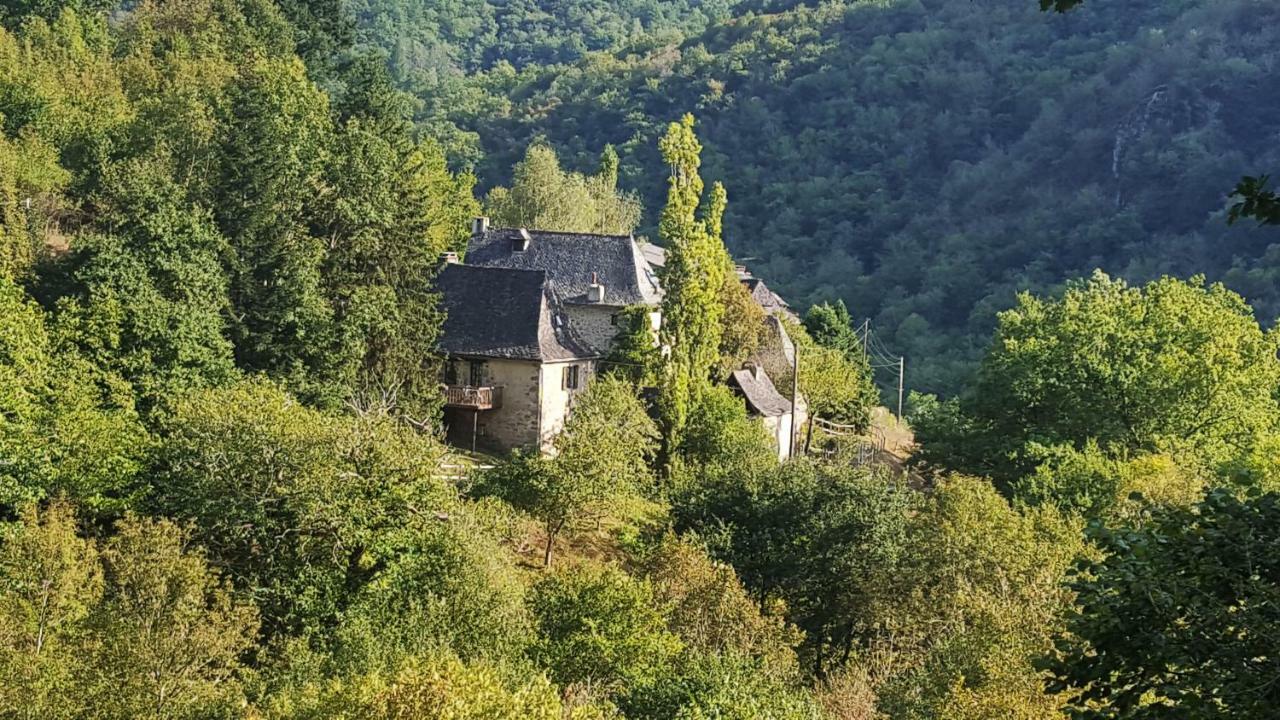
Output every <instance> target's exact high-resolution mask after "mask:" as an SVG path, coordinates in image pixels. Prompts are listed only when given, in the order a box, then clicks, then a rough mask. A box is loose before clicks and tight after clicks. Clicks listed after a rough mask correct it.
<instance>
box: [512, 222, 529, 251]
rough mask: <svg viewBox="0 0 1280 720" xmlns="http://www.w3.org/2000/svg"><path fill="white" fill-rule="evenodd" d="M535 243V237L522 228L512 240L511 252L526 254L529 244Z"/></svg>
mask: <svg viewBox="0 0 1280 720" xmlns="http://www.w3.org/2000/svg"><path fill="white" fill-rule="evenodd" d="M531 242H533V236H532V235H530V234H529V231H528V230H526V229H524V228H520V232H519V233H517V234H516V236H515V237H513V238H511V252H524V251H525V250H528V249H529V243H531Z"/></svg>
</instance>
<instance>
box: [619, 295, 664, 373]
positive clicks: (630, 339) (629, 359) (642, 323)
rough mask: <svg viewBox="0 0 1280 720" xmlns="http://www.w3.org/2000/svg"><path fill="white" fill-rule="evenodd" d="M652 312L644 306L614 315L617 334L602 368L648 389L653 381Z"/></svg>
mask: <svg viewBox="0 0 1280 720" xmlns="http://www.w3.org/2000/svg"><path fill="white" fill-rule="evenodd" d="M652 316H653V310H652V309H650V308H648V307H645V306H644V305H633V306H631V307H628V308H623V310H622V312H620V313H618V335H617V337H616V338H615V339H614V341H613V348H611V349H610V350H609V356H608V357H607V358H605V363H606V365H605V369H606V370H607V371H608V372H611V373H615V374H618V375H621V376H622V377H624V378H627V379H629V380H630V381H631V382H632V383H634V384H635V385H637V386H640V387H645V386H652V385H653V384H654V383H655V382H656V380H657V374H658V363H659V362H660V360H661V355H660V354H659V350H658V333H657V331H656V330H654V328H653V317H652Z"/></svg>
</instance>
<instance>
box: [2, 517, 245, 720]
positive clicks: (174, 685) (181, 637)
mask: <svg viewBox="0 0 1280 720" xmlns="http://www.w3.org/2000/svg"><path fill="white" fill-rule="evenodd" d="M0 596H2V599H3V602H0V608H2V609H3V610H2V611H0V628H2V629H0V658H2V660H0V673H3V680H2V681H0V712H2V713H3V714H4V715H5V716H6V717H15V718H28V717H29V718H51V719H52V718H103V719H108V718H134V717H144V716H145V717H154V718H196V717H224V716H231V715H232V714H233V713H234V712H235V711H236V709H237V706H239V705H242V704H243V702H244V699H243V696H242V695H241V694H240V689H239V684H238V675H239V673H240V671H241V670H242V668H241V665H240V657H241V655H242V653H244V652H245V651H246V650H247V649H248V648H249V647H250V646H251V645H252V642H253V638H254V633H255V630H256V627H257V623H256V613H255V611H254V609H253V606H252V605H251V604H249V603H246V602H244V601H242V600H239V599H237V598H235V597H234V596H233V595H232V594H231V593H230V590H229V588H228V587H227V586H226V585H225V584H224V583H223V582H222V581H220V580H219V579H218V578H217V576H216V575H215V574H214V573H213V572H212V571H211V570H210V568H209V567H208V564H207V563H206V562H205V560H204V558H203V557H202V556H201V554H200V553H199V552H195V551H191V550H189V549H188V538H187V536H186V534H185V533H184V532H183V531H182V530H181V529H179V528H178V527H177V526H175V525H173V524H172V523H170V522H168V521H163V520H161V521H152V520H143V519H139V518H133V517H130V518H127V519H126V520H124V521H123V522H121V523H120V524H119V526H118V528H117V534H115V535H114V536H112V537H111V538H110V539H108V540H107V541H106V542H105V543H104V544H103V547H102V550H101V552H100V553H99V552H98V551H97V550H96V549H95V547H94V544H93V543H92V542H90V541H86V540H83V539H81V538H80V537H78V535H77V533H76V522H75V514H74V512H73V510H72V509H71V507H70V506H69V505H67V504H65V503H62V502H61V501H59V502H55V503H54V504H52V505H51V506H50V507H49V508H48V509H47V510H45V511H44V512H43V513H37V512H36V511H35V510H33V509H30V508H28V509H27V510H26V511H24V513H23V514H22V516H21V519H20V520H19V522H18V523H16V524H15V525H13V526H10V527H9V528H7V532H6V533H5V536H4V539H3V544H2V545H0Z"/></svg>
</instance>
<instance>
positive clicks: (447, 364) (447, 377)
mask: <svg viewBox="0 0 1280 720" xmlns="http://www.w3.org/2000/svg"><path fill="white" fill-rule="evenodd" d="M444 384H445V385H457V384H458V363H456V362H454V361H453V360H445V361H444Z"/></svg>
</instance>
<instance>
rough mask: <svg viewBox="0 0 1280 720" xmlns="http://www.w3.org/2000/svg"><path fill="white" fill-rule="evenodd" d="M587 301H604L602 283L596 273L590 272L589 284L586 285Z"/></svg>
mask: <svg viewBox="0 0 1280 720" xmlns="http://www.w3.org/2000/svg"><path fill="white" fill-rule="evenodd" d="M587 302H592V303H602V302H604V285H602V284H601V283H600V276H599V275H598V274H597V273H591V284H590V285H589V286H587Z"/></svg>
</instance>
